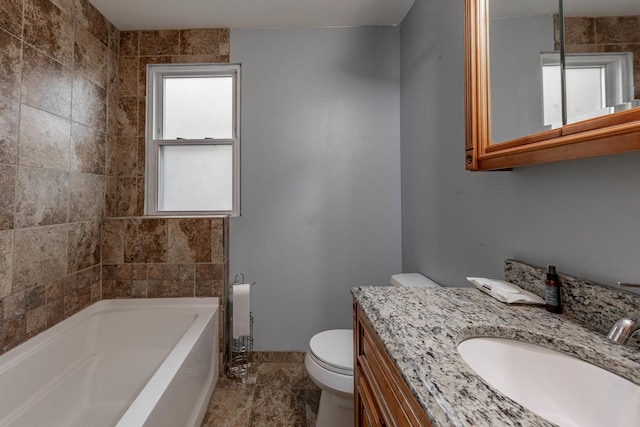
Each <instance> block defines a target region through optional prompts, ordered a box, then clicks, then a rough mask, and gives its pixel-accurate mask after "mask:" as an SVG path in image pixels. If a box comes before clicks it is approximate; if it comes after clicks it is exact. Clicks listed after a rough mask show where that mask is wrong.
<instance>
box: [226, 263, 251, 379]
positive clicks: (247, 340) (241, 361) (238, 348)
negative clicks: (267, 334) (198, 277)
mask: <svg viewBox="0 0 640 427" xmlns="http://www.w3.org/2000/svg"><path fill="white" fill-rule="evenodd" d="M244 283H247V282H245V279H244V274H243V273H238V274H236V275H235V278H234V279H233V283H231V284H230V285H229V292H228V298H227V301H228V310H227V326H228V328H227V336H228V340H229V354H228V356H227V357H228V363H227V377H229V378H239V379H240V380H242V382H243V383H244V382H246V381H247V379H248V378H249V372H250V370H251V354H252V352H253V313H252V312H249V335H243V336H239V337H238V338H234V337H233V286H234V285H240V284H244ZM255 284H256V282H251V287H253V285H255Z"/></svg>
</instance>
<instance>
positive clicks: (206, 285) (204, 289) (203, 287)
mask: <svg viewBox="0 0 640 427" xmlns="http://www.w3.org/2000/svg"><path fill="white" fill-rule="evenodd" d="M195 296H196V297H212V296H214V295H213V280H211V279H196V287H195Z"/></svg>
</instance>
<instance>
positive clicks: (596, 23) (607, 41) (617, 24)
mask: <svg viewBox="0 0 640 427" xmlns="http://www.w3.org/2000/svg"><path fill="white" fill-rule="evenodd" d="M565 40H566V51H567V52H568V53H589V52H596V53H597V52H632V53H633V69H634V83H635V98H636V99H640V16H609V17H598V18H594V17H568V18H565ZM557 44H558V32H557V31H556V45H557Z"/></svg>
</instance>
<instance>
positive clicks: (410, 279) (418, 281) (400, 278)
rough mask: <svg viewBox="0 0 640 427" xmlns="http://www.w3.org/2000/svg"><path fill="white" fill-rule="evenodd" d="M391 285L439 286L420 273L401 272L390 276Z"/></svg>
mask: <svg viewBox="0 0 640 427" xmlns="http://www.w3.org/2000/svg"><path fill="white" fill-rule="evenodd" d="M391 285H392V286H403V287H407V288H440V287H441V286H440V285H439V284H437V283H436V282H434V281H433V280H431V279H429V278H428V277H425V276H423V275H422V274H420V273H401V274H394V275H393V276H391Z"/></svg>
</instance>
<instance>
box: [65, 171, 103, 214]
mask: <svg viewBox="0 0 640 427" xmlns="http://www.w3.org/2000/svg"><path fill="white" fill-rule="evenodd" d="M104 194H105V178H104V176H102V175H91V174H86V173H71V174H69V222H76V221H99V220H101V219H102V213H103V211H104Z"/></svg>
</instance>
